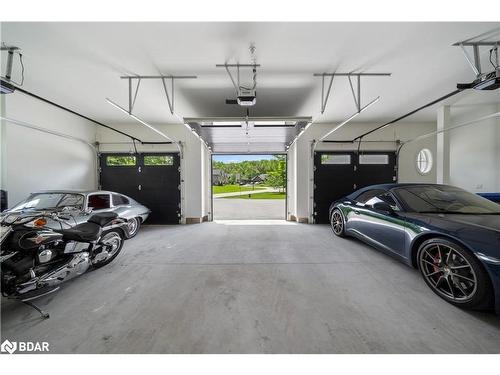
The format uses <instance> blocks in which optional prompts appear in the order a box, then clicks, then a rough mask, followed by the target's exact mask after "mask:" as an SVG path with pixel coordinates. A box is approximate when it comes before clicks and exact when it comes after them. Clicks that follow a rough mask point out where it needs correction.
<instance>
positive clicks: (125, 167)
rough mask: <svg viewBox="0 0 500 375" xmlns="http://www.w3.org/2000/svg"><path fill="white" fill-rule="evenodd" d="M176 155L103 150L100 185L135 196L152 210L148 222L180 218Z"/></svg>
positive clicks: (173, 220)
mask: <svg viewBox="0 0 500 375" xmlns="http://www.w3.org/2000/svg"><path fill="white" fill-rule="evenodd" d="M179 165H180V161H179V154H157V153H155V154H117V153H113V154H111V153H109V154H108V153H103V154H101V158H100V166H101V174H100V185H101V189H103V190H111V191H116V192H118V193H122V194H125V195H128V196H129V197H131V198H134V199H135V200H137V201H138V202H140V203H142V204H143V205H145V206H146V207H148V208H149V209H150V210H151V214H150V216H149V218H148V220H147V223H148V224H178V223H179V220H180V213H181V212H180V204H181V193H180V189H179V186H180V169H179Z"/></svg>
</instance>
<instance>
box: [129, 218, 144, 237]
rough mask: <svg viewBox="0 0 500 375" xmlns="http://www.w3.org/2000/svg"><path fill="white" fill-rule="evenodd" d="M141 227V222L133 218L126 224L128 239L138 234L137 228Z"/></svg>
mask: <svg viewBox="0 0 500 375" xmlns="http://www.w3.org/2000/svg"><path fill="white" fill-rule="evenodd" d="M140 226H141V221H140V220H139V219H138V218H137V217H134V218H132V219H130V220H129V221H128V222H127V229H128V238H132V237H135V235H136V234H137V232H139V227H140Z"/></svg>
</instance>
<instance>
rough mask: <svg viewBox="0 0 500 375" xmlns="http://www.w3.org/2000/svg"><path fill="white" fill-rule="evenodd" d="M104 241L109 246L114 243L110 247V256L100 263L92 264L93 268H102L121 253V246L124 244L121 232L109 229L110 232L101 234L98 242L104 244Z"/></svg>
mask: <svg viewBox="0 0 500 375" xmlns="http://www.w3.org/2000/svg"><path fill="white" fill-rule="evenodd" d="M105 241H109V243H111V244H113V243H114V244H113V245H112V246H113V248H112V254H111V256H110V257H108V258H106V259H105V260H103V261H101V262H97V263H94V264H93V266H94V268H100V267H104V266H105V265H106V264H109V263H111V262H112V261H113V260H114V259H115V258H116V257H117V256H118V254H120V252H121V251H122V248H123V244H124V242H125V238H124V236H123V232H121V231H120V230H116V229H111V230H108V231H106V232H103V233H102V234H101V238H100V240H99V242H105Z"/></svg>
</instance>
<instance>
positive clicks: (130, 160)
mask: <svg viewBox="0 0 500 375" xmlns="http://www.w3.org/2000/svg"><path fill="white" fill-rule="evenodd" d="M136 162H137V161H136V158H135V156H131V155H109V156H106V165H107V166H108V167H133V166H135V164H136Z"/></svg>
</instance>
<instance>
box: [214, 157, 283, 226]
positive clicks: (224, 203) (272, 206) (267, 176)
mask: <svg viewBox="0 0 500 375" xmlns="http://www.w3.org/2000/svg"><path fill="white" fill-rule="evenodd" d="M286 170H287V169H286V155H285V154H273V155H212V213H213V219H214V220H285V218H286V181H287V176H286Z"/></svg>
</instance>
